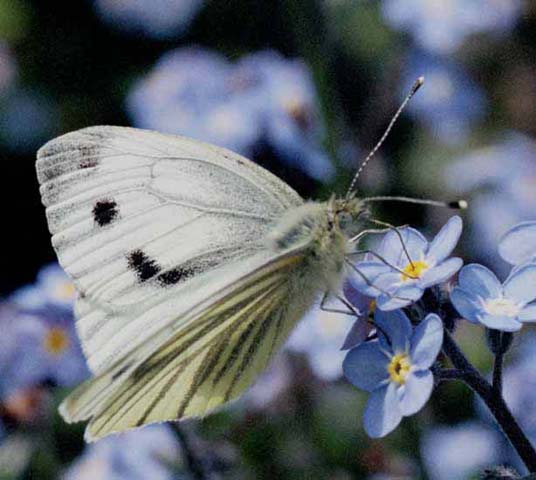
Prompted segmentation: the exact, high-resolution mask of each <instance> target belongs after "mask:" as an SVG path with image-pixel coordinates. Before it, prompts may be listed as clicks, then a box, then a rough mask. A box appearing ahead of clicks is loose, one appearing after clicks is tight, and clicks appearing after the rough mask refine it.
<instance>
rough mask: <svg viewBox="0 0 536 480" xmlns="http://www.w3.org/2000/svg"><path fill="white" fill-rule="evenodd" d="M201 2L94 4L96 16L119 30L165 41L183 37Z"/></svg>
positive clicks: (106, 0) (100, 0) (101, 0)
mask: <svg viewBox="0 0 536 480" xmlns="http://www.w3.org/2000/svg"><path fill="white" fill-rule="evenodd" d="M204 3H205V2H204V0H121V1H117V0H95V1H94V7H95V10H96V11H97V13H98V14H99V15H100V16H101V17H102V18H103V19H104V20H105V21H106V22H108V23H109V24H110V25H112V26H113V27H116V28H119V29H121V30H125V31H129V32H133V33H142V34H145V35H147V36H149V37H153V38H156V39H165V38H170V37H174V36H176V35H179V34H182V33H184V32H185V31H186V30H187V28H188V27H189V25H190V23H191V21H192V20H193V19H194V18H195V16H196V14H197V12H198V11H199V10H200V9H201V7H202V6H203V4H204Z"/></svg>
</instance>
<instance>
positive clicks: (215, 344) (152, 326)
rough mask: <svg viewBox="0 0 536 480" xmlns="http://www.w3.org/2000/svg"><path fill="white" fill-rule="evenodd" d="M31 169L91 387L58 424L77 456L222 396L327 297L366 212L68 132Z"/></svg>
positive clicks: (263, 174) (202, 152)
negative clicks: (68, 290)
mask: <svg viewBox="0 0 536 480" xmlns="http://www.w3.org/2000/svg"><path fill="white" fill-rule="evenodd" d="M421 83H422V82H421ZM418 86H420V85H417V87H416V88H418ZM416 88H414V91H416ZM414 91H412V93H411V95H412V94H413V93H414ZM408 99H409V97H408ZM406 101H407V100H406ZM404 105H405V103H404V104H403V105H402V106H401V108H400V109H399V111H398V112H397V114H396V115H395V117H393V120H392V121H391V124H390V125H389V127H388V130H389V129H390V128H391V126H392V124H393V123H394V120H396V117H397V116H398V115H399V113H400V111H401V109H402V108H403V106H404ZM388 130H387V131H388ZM386 133H387V132H386ZM385 136H386V135H384V137H383V138H385ZM383 138H382V140H381V141H383ZM375 150H376V149H375ZM375 150H373V151H372V152H371V155H373V154H374V151H375ZM371 155H369V157H370V156H371ZM369 157H367V160H368V158H369ZM367 160H365V162H364V163H366V161H367ZM36 166H37V176H38V180H39V183H40V193H41V198H42V202H43V204H44V206H45V207H46V216H47V220H48V226H49V229H50V232H51V234H52V244H53V247H54V249H55V250H56V253H57V256H58V259H59V262H60V264H61V266H62V267H63V268H64V269H65V271H66V272H67V273H68V274H69V276H70V277H71V279H72V281H73V283H74V285H75V287H76V290H77V292H78V296H77V300H76V305H75V314H76V317H77V322H76V326H77V332H78V335H79V337H80V340H81V344H82V348H83V351H84V354H85V356H86V358H87V362H88V365H89V367H90V369H91V371H92V373H93V374H94V376H93V378H91V379H90V380H88V381H86V382H85V383H83V384H82V385H81V386H79V387H78V388H76V389H75V390H74V391H73V392H72V393H71V394H70V395H69V396H68V397H67V398H66V399H65V400H64V401H63V403H62V404H61V405H60V414H61V415H62V416H63V418H64V419H65V420H66V421H67V422H79V421H85V420H89V423H88V425H87V428H86V432H85V439H86V440H87V441H88V442H91V441H94V440H96V439H99V438H101V437H104V436H106V435H108V434H111V433H114V432H121V431H124V430H127V429H131V428H135V427H139V426H142V425H146V424H149V423H153V422H162V421H167V420H176V419H183V418H187V417H196V416H203V415H206V414H207V413H209V412H211V411H213V410H214V409H216V408H218V407H220V406H221V405H224V404H225V403H227V402H229V401H231V400H233V399H235V398H237V397H238V396H239V395H240V394H241V393H242V392H243V391H244V390H245V389H246V388H247V387H248V386H249V385H250V384H251V383H252V382H253V381H254V379H255V378H256V377H257V376H258V375H259V373H260V372H262V371H263V370H264V369H265V368H266V366H267V365H268V363H269V362H270V359H271V358H272V357H273V356H274V354H275V352H277V350H278V349H279V348H280V347H281V346H282V344H283V343H284V342H285V340H286V339H287V337H288V336H289V334H290V332H291V330H292V329H293V327H294V326H295V325H296V323H297V322H298V321H299V320H300V319H301V317H302V316H303V315H304V314H305V313H306V312H307V311H308V310H309V309H310V308H311V306H312V305H314V304H315V303H316V302H318V300H319V299H320V298H325V296H326V294H329V293H332V294H336V292H338V291H339V288H340V285H341V282H342V280H343V278H344V276H345V275H346V274H347V273H348V272H347V268H348V262H347V260H346V255H347V254H348V253H349V251H350V250H351V249H352V245H351V244H352V238H354V235H356V233H357V232H359V231H360V230H361V229H362V226H361V224H360V222H361V220H362V219H363V218H364V216H365V215H366V212H367V209H366V205H365V202H364V201H362V200H360V199H358V198H356V197H355V196H353V195H352V194H350V195H347V196H346V197H344V198H337V197H335V196H333V197H332V198H330V199H329V200H328V201H324V202H314V201H305V200H304V199H302V198H301V197H300V196H299V195H298V194H297V193H296V192H295V191H294V190H293V189H292V188H291V187H290V186H289V185H287V184H286V183H284V182H283V181H281V180H280V179H278V178H277V177H276V176H274V175H273V174H271V173H270V172H268V171H267V170H265V169H264V168H262V167H260V166H258V165H257V164H255V163H253V162H251V161H250V160H248V159H246V158H244V157H242V156H240V155H238V154H236V153H233V152H231V151H229V150H226V149H223V148H219V147H216V146H213V145H209V144H205V143H202V142H199V141H196V140H193V139H189V138H185V137H178V136H171V135H164V134H161V133H157V132H153V131H148V130H140V129H135V128H128V127H111V126H99V127H89V128H85V129H82V130H78V131H75V132H71V133H67V134H65V135H63V136H61V137H58V138H56V139H54V140H51V141H50V142H48V143H47V144H45V145H44V146H43V147H42V148H41V149H40V150H39V151H38V153H37V164H36ZM358 173H359V172H358ZM353 183H354V182H352V185H353Z"/></svg>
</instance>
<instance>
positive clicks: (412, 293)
mask: <svg viewBox="0 0 536 480" xmlns="http://www.w3.org/2000/svg"><path fill="white" fill-rule="evenodd" d="M423 293H424V290H423V289H422V288H421V287H419V286H418V285H416V284H415V283H413V284H408V285H402V286H401V287H399V288H398V289H396V290H394V291H393V292H391V293H389V294H383V293H382V294H381V295H380V296H379V297H378V298H377V300H376V306H377V307H378V309H379V310H383V311H390V310H396V309H397V308H402V307H406V306H408V305H411V304H412V303H414V302H416V301H417V300H419V298H421V297H422V294H423Z"/></svg>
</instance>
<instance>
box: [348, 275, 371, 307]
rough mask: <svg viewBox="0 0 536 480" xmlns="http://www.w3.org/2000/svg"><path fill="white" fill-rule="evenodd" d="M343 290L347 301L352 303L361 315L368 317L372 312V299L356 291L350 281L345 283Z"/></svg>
mask: <svg viewBox="0 0 536 480" xmlns="http://www.w3.org/2000/svg"><path fill="white" fill-rule="evenodd" d="M356 275H357V274H356ZM342 290H343V293H344V296H345V298H346V300H348V302H350V303H351V304H352V306H353V307H354V308H356V309H357V310H358V311H359V314H360V315H368V313H369V310H370V302H371V300H372V298H371V297H367V296H366V295H363V294H362V293H361V292H359V291H358V290H357V289H355V288H354V286H353V285H352V283H351V282H350V281H349V280H346V281H345V282H344V285H343V287H342Z"/></svg>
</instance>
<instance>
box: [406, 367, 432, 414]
mask: <svg viewBox="0 0 536 480" xmlns="http://www.w3.org/2000/svg"><path fill="white" fill-rule="evenodd" d="M433 389H434V376H433V375H432V372H431V371H430V370H421V371H416V372H410V374H409V375H408V376H407V377H406V382H405V383H404V386H403V387H402V388H401V389H400V390H399V392H398V395H399V401H400V404H399V405H400V412H401V413H402V415H403V416H404V417H407V416H409V415H413V414H415V413H417V412H418V411H419V410H420V409H421V408H422V407H424V405H425V403H426V402H427V401H428V399H429V398H430V395H431V394H432V390H433Z"/></svg>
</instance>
